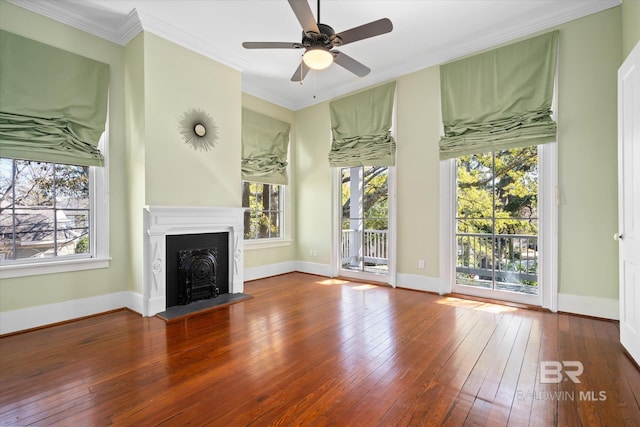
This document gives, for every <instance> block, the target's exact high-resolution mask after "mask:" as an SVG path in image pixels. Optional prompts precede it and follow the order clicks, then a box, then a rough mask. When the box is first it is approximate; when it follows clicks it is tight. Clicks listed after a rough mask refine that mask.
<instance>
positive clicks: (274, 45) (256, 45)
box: [242, 42, 304, 49]
mask: <svg viewBox="0 0 640 427" xmlns="http://www.w3.org/2000/svg"><path fill="white" fill-rule="evenodd" d="M242 47H244V48H245V49H300V48H301V47H304V46H302V45H301V44H300V43H287V42H244V43H242Z"/></svg>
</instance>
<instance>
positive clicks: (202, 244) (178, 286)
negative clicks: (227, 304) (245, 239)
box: [166, 232, 229, 308]
mask: <svg viewBox="0 0 640 427" xmlns="http://www.w3.org/2000/svg"><path fill="white" fill-rule="evenodd" d="M166 242H167V254H166V255H167V262H166V264H167V268H166V283H167V286H166V296H167V304H166V305H167V308H169V307H173V306H174V305H187V304H190V303H192V302H194V301H198V300H201V299H211V298H215V297H217V296H218V295H220V294H226V293H228V292H229V279H228V278H229V233H228V232H224V233H199V234H179V235H168V236H167V237H166Z"/></svg>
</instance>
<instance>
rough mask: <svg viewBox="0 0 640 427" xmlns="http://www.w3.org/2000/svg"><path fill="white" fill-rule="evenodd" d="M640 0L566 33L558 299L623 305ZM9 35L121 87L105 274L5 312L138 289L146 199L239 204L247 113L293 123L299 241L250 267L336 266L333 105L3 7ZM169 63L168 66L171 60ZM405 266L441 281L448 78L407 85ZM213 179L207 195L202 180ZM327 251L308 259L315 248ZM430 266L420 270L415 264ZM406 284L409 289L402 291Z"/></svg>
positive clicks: (57, 283) (115, 112) (21, 295)
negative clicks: (624, 194) (261, 93)
mask: <svg viewBox="0 0 640 427" xmlns="http://www.w3.org/2000/svg"><path fill="white" fill-rule="evenodd" d="M638 3H639V2H635V1H631V0H625V1H624V3H623V6H622V7H617V8H614V9H610V10H608V11H605V12H601V13H598V14H595V15H592V16H589V17H586V18H582V19H579V20H576V21H573V22H570V23H567V24H565V25H562V26H559V27H558V28H559V29H560V49H559V89H558V95H559V99H558V107H559V108H558V120H559V142H558V156H559V158H558V163H559V164H558V178H559V190H560V199H559V203H560V204H559V207H558V211H559V227H558V229H559V288H560V292H562V293H568V294H576V295H584V296H595V297H603V298H616V297H617V289H618V284H617V277H618V265H617V247H616V245H615V243H614V242H613V240H612V239H611V236H612V235H613V233H614V232H615V231H616V226H617V198H616V194H617V181H616V180H617V166H616V153H617V142H616V141H617V140H616V138H617V136H616V120H617V118H616V111H617V104H616V70H617V67H618V66H619V65H620V63H621V62H622V58H623V57H624V55H626V53H627V52H628V51H629V50H630V49H631V47H633V45H635V43H637V40H638V38H639V36H638V25H637V22H638V13H639V12H638ZM0 28H2V29H5V30H8V31H12V32H14V33H17V34H20V35H23V36H25V37H30V38H33V39H35V40H39V41H42V42H46V43H48V44H51V45H53V46H56V47H60V48H63V49H67V50H70V51H72V52H76V53H79V54H82V55H85V56H88V57H92V58H95V59H98V60H100V61H103V62H106V63H108V64H110V66H111V85H110V129H109V130H110V153H109V158H110V162H111V171H110V200H109V202H110V252H111V255H112V257H113V259H112V261H111V264H110V267H109V268H107V269H100V270H90V271H82V272H74V273H65V274H54V275H47V276H31V277H24V278H16V279H6V280H2V283H0V311H8V310H15V309H20V308H25V307H30V306H36V305H41V304H51V303H55V302H62V301H65V300H73V299H78V298H82V297H89V296H98V295H102V294H109V293H114V292H119V291H123V290H134V291H137V292H140V290H141V285H140V283H141V276H142V273H141V265H142V264H141V260H142V224H141V221H142V215H141V213H142V207H143V206H144V205H145V204H162V205H195V206H209V205H217V206H240V204H241V187H240V181H241V180H240V130H241V126H240V121H241V106H242V105H246V106H247V107H249V108H252V109H254V110H257V111H260V112H262V113H264V114H267V115H271V116H273V117H276V118H279V119H281V120H284V121H287V122H290V123H292V125H293V127H292V140H291V141H292V143H291V158H290V163H291V167H290V171H291V172H290V176H291V179H292V188H291V190H292V191H291V192H292V202H293V205H292V211H291V216H292V217H291V219H292V221H293V223H292V230H291V233H292V237H293V238H294V243H293V244H292V245H290V246H284V247H281V248H270V249H257V250H249V251H245V262H246V267H258V266H262V265H269V264H277V263H281V262H286V261H296V260H299V261H307V262H311V263H318V264H324V265H329V264H330V263H331V250H332V248H331V238H330V236H332V215H333V214H332V212H331V169H330V168H329V166H328V161H327V153H328V150H329V145H330V130H329V129H330V119H329V108H328V102H323V103H320V104H318V105H315V106H312V107H309V108H305V109H302V110H299V111H296V112H292V111H289V110H287V109H284V108H281V107H278V106H275V105H273V104H271V103H268V102H265V101H262V100H260V99H258V98H255V97H251V96H248V95H242V93H241V75H240V72H238V71H236V70H233V69H230V68H228V67H226V66H224V65H221V64H219V63H217V62H215V61H211V60H209V59H207V58H204V57H202V56H200V55H198V54H196V53H193V52H191V51H189V50H187V49H184V48H181V47H179V46H177V45H175V44H173V43H171V42H168V41H166V40H164V39H162V38H160V37H158V36H155V35H153V34H149V33H143V34H140V35H138V36H137V37H136V38H134V39H133V40H132V41H131V42H130V43H129V44H128V45H127V46H126V47H124V48H123V47H121V46H118V45H115V44H113V43H110V42H107V41H104V40H102V39H99V38H97V37H94V36H91V35H88V34H86V33H84V32H81V31H78V30H75V29H73V28H71V27H68V26H66V25H63V24H60V23H57V22H55V21H53V20H50V19H47V18H44V17H41V16H39V15H37V14H33V13H31V12H28V11H26V10H24V9H22V8H19V7H16V6H14V5H12V4H10V3H7V2H5V1H4V0H0ZM168 58H170V60H169V59H168ZM396 81H397V83H398V86H397V94H398V97H397V99H398V103H397V129H396V130H397V140H398V153H397V165H398V171H397V172H398V174H397V179H398V185H397V194H398V221H397V224H398V251H397V257H398V272H399V273H404V274H413V275H422V276H425V277H427V278H437V277H438V276H439V251H440V242H439V229H440V218H439V212H440V206H439V200H440V198H439V189H440V182H439V160H438V155H437V141H438V136H439V134H440V113H439V102H440V101H439V70H438V67H431V68H427V69H424V70H420V71H418V72H415V73H411V74H408V75H405V76H402V77H399V78H397V79H396ZM191 108H200V109H203V110H205V111H207V112H208V113H209V114H210V115H211V116H212V117H213V119H214V121H215V122H216V124H217V125H218V127H219V135H220V138H219V142H218V144H217V146H216V147H215V148H214V149H213V150H212V151H209V152H204V153H203V152H196V151H194V150H193V149H192V148H190V147H188V146H186V145H185V144H184V142H183V141H182V139H181V138H180V134H179V132H178V121H179V119H180V117H181V116H182V114H183V113H184V112H185V111H187V110H188V109H191ZM203 181H204V182H208V183H210V184H211V185H209V186H207V187H206V188H203V186H202V184H200V183H201V182H203ZM312 249H313V250H316V251H317V256H316V257H311V256H310V253H309V251H310V250H312ZM418 259H424V260H425V268H424V269H418V268H417V260H418ZM399 285H402V284H401V283H399Z"/></svg>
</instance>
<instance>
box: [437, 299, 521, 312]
mask: <svg viewBox="0 0 640 427" xmlns="http://www.w3.org/2000/svg"><path fill="white" fill-rule="evenodd" d="M436 303H437V304H445V305H451V306H454V307H465V308H471V309H473V310H480V311H487V312H489V313H509V312H512V311H516V310H517V308H515V307H509V306H506V305H499V304H490V303H485V302H480V301H471V300H463V299H459V298H451V297H447V298H443V299H440V300H438V301H436Z"/></svg>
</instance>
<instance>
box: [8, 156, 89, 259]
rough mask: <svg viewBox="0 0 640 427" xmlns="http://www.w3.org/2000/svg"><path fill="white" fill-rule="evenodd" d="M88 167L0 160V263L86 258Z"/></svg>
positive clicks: (87, 239)
mask: <svg viewBox="0 0 640 427" xmlns="http://www.w3.org/2000/svg"><path fill="white" fill-rule="evenodd" d="M89 185H90V184H89V168H88V167H86V166H71V165H60V164H55V163H46V162H35V161H26V160H14V159H7V158H0V198H1V199H0V260H2V261H15V260H22V259H33V258H51V257H58V258H60V257H67V256H78V257H88V256H90V255H91V250H90V245H91V242H92V236H91V232H90V230H91V227H90V218H91V204H90V191H89Z"/></svg>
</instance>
